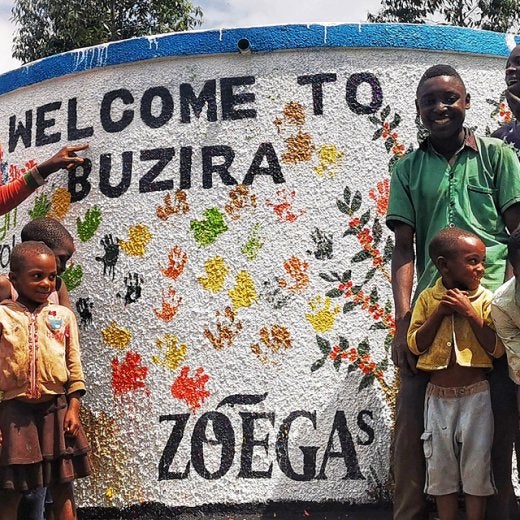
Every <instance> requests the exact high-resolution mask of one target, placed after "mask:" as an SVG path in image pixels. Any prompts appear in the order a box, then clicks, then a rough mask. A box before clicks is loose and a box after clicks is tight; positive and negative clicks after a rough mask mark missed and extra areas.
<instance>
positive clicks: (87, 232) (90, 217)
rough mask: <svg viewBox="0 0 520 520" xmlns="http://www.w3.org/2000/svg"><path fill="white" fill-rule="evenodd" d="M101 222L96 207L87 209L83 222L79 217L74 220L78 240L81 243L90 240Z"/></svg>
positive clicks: (99, 213) (99, 210)
mask: <svg viewBox="0 0 520 520" xmlns="http://www.w3.org/2000/svg"><path fill="white" fill-rule="evenodd" d="M102 220H103V219H102V217H101V209H100V208H99V207H98V206H94V207H92V208H89V209H87V212H86V213H85V219H84V220H82V219H81V218H80V217H78V218H77V219H76V227H77V229H78V237H79V239H80V240H81V241H82V242H87V241H88V240H90V239H91V238H92V237H93V236H94V234H95V233H96V231H97V230H98V228H99V225H100V224H101V221H102Z"/></svg>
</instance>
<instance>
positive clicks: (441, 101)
mask: <svg viewBox="0 0 520 520" xmlns="http://www.w3.org/2000/svg"><path fill="white" fill-rule="evenodd" d="M469 101H470V96H469V94H468V93H467V92H466V87H465V85H464V82H463V81H462V78H461V77H460V75H459V73H458V72H457V71H456V70H455V69H454V68H453V67H451V66H450V65H434V66H433V67H430V68H429V69H427V70H426V71H425V73H424V74H423V75H422V77H421V79H420V80H419V85H418V86H417V93H416V100H415V106H416V107H417V112H418V113H419V115H420V116H421V120H422V122H423V124H424V126H425V127H426V128H427V129H428V130H429V131H430V134H431V135H432V136H433V137H436V138H438V139H442V140H449V139H451V138H453V137H454V136H456V135H457V134H458V133H459V132H460V131H461V130H462V125H463V123H464V119H465V118H466V110H467V109H468V108H469Z"/></svg>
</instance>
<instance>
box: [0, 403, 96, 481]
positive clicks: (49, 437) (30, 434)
mask: <svg viewBox="0 0 520 520" xmlns="http://www.w3.org/2000/svg"><path fill="white" fill-rule="evenodd" d="M66 411H67V398H66V397H65V396H64V395H57V396H56V397H54V398H53V399H51V400H50V401H46V402H44V403H27V402H24V401H19V400H17V399H10V400H7V401H3V402H0V432H2V437H3V441H2V447H1V448H0V489H10V490H14V491H26V490H28V489H33V488H36V487H41V486H43V487H48V486H52V485H53V484H59V483H66V482H71V481H72V480H74V479H75V478H81V477H86V476H88V475H90V473H91V466H90V462H89V459H88V452H89V451H90V448H89V445H88V442H87V438H86V437H85V432H84V431H83V428H82V427H81V426H80V429H79V431H78V433H77V434H76V435H75V436H72V435H68V434H67V435H66V434H65V432H64V430H63V421H64V419H65V413H66Z"/></svg>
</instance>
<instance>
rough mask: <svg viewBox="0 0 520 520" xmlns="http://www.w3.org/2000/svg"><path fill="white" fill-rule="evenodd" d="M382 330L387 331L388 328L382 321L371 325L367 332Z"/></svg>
mask: <svg viewBox="0 0 520 520" xmlns="http://www.w3.org/2000/svg"><path fill="white" fill-rule="evenodd" d="M383 329H385V330H386V329H388V327H387V326H386V325H385V324H384V323H383V322H382V321H377V322H376V323H373V324H372V325H370V327H369V329H368V330H383Z"/></svg>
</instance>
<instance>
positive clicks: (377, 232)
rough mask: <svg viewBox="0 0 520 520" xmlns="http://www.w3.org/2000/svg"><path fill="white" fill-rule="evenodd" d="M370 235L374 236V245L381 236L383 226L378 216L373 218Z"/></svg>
mask: <svg viewBox="0 0 520 520" xmlns="http://www.w3.org/2000/svg"><path fill="white" fill-rule="evenodd" d="M372 236H373V238H374V245H375V246H376V245H377V244H379V242H380V241H381V238H382V237H383V226H382V225H381V221H380V220H379V219H378V218H376V219H375V220H374V225H373V226H372Z"/></svg>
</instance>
